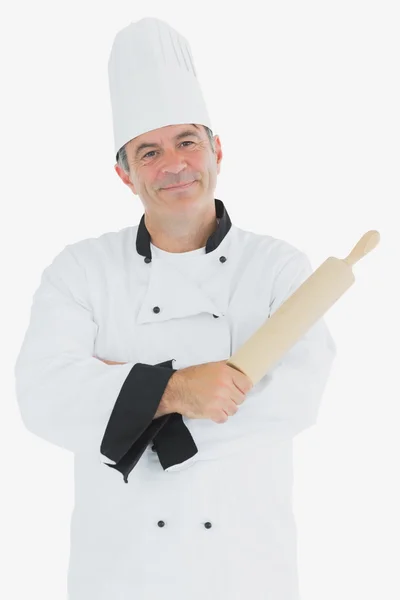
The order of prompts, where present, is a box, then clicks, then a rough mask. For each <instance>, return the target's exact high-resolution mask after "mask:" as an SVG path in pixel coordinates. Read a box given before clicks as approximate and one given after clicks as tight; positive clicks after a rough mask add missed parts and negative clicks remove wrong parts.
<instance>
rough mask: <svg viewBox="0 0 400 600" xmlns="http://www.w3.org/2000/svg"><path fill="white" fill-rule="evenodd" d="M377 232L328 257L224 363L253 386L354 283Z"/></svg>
mask: <svg viewBox="0 0 400 600" xmlns="http://www.w3.org/2000/svg"><path fill="white" fill-rule="evenodd" d="M379 239H380V235H379V232H378V231H374V230H372V231H368V232H367V233H365V234H364V235H363V236H362V238H361V239H360V240H359V242H358V243H357V244H356V245H355V246H354V248H353V250H352V251H351V252H350V254H349V255H348V256H347V257H346V258H343V259H341V258H335V257H334V256H330V257H329V258H327V259H326V261H325V262H323V263H322V264H321V265H320V266H319V267H318V269H316V270H315V271H314V273H312V274H311V275H310V276H309V277H308V278H307V279H306V280H305V281H304V282H303V283H302V284H301V285H300V286H299V287H298V288H297V290H295V291H294V292H293V294H292V295H291V296H290V297H289V298H287V300H285V302H283V303H282V304H281V306H280V307H279V308H278V309H277V310H276V311H275V312H274V314H273V315H272V316H271V317H269V318H268V319H267V320H266V321H265V323H264V324H263V325H261V327H260V328H259V329H258V330H257V331H256V332H255V333H254V334H253V335H252V336H251V337H250V338H249V339H248V340H247V342H245V343H244V344H243V345H242V346H241V347H240V348H239V350H238V351H237V352H235V353H234V354H233V355H232V356H231V357H230V359H229V360H228V361H227V364H228V365H229V366H230V367H233V368H234V369H237V370H238V371H241V372H242V373H244V374H245V375H247V376H248V377H249V378H250V379H251V380H252V382H253V384H254V385H255V384H256V383H258V382H259V381H260V379H261V378H262V377H264V375H265V374H266V373H267V372H268V371H269V370H270V369H271V368H272V367H273V366H274V365H275V364H276V363H277V361H279V359H280V358H281V357H282V356H283V355H284V354H285V353H286V352H287V351H288V350H290V348H291V347H292V346H294V344H295V343H296V342H297V341H298V340H299V339H300V338H301V337H302V336H303V335H304V334H305V333H306V332H307V331H308V330H309V329H310V328H311V327H312V326H313V325H314V323H316V321H318V319H320V318H321V317H322V316H323V315H324V314H325V313H326V312H327V310H329V308H330V307H331V306H332V305H333V304H335V302H336V301H337V300H338V299H339V298H340V297H341V296H342V295H343V294H344V292H345V291H346V290H348V289H349V287H350V286H351V285H352V284H353V283H354V281H355V278H354V274H353V271H352V266H353V265H354V264H355V263H356V262H357V261H358V260H360V258H362V257H363V256H365V255H366V254H368V252H370V251H371V250H373V249H374V248H375V246H376V245H377V244H378V242H379Z"/></svg>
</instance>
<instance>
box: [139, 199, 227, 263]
mask: <svg viewBox="0 0 400 600" xmlns="http://www.w3.org/2000/svg"><path fill="white" fill-rule="evenodd" d="M214 201H215V216H216V218H217V219H219V222H218V224H217V228H216V230H215V231H214V233H212V234H211V235H210V237H209V238H208V240H207V243H206V254H208V252H212V251H213V250H215V249H216V248H218V246H219V245H220V243H221V242H222V240H223V239H224V237H225V236H226V234H227V233H228V231H229V230H230V228H231V225H232V223H231V220H230V218H229V215H228V211H227V210H226V208H225V206H224V203H223V202H222V200H218V198H214ZM136 250H137V251H138V253H139V254H141V255H142V256H145V257H146V258H147V261H146V262H150V260H151V249H150V234H149V232H148V229H147V227H146V225H145V222H144V215H142V218H141V219H140V223H139V227H138V230H137V236H136Z"/></svg>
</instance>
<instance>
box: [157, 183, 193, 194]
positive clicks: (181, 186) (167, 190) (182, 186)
mask: <svg viewBox="0 0 400 600" xmlns="http://www.w3.org/2000/svg"><path fill="white" fill-rule="evenodd" d="M193 183H196V182H195V181H191V182H190V183H185V184H184V185H175V186H174V187H170V188H162V189H163V190H165V191H166V192H169V191H170V190H186V189H187V188H189V187H190V186H191V185H192V184H193Z"/></svg>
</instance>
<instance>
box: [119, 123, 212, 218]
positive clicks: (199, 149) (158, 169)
mask: <svg viewBox="0 0 400 600" xmlns="http://www.w3.org/2000/svg"><path fill="white" fill-rule="evenodd" d="M214 144H215V152H213V150H212V147H211V144H210V140H209V139H208V136H207V133H206V131H205V129H204V127H203V126H201V125H194V124H191V123H189V124H183V125H168V126H166V127H161V128H159V129H154V130H152V131H149V132H147V133H144V134H142V135H139V136H138V137H135V138H133V139H132V140H130V142H129V143H128V144H127V145H126V153H127V158H128V163H129V168H130V172H129V174H127V173H125V171H124V170H123V169H121V168H120V167H119V166H118V165H117V164H116V165H115V167H114V168H115V170H116V172H117V173H118V175H119V177H120V178H121V179H122V181H123V182H124V183H125V184H126V185H127V186H128V187H129V188H130V189H131V190H132V192H133V193H134V194H135V195H139V197H140V198H141V200H142V202H143V204H144V207H145V209H146V212H152V211H153V210H155V211H158V212H160V213H162V212H165V211H171V210H172V211H173V210H179V209H180V208H182V207H184V206H187V205H188V203H192V202H199V201H204V202H210V203H213V202H214V190H215V187H216V184H217V175H218V174H219V172H220V168H221V160H222V150H221V143H220V139H219V137H218V136H214ZM191 182H193V183H191ZM181 184H190V185H188V186H186V187H181V188H179V187H175V188H174V187H171V186H179V185H181ZM167 187H171V189H165V188H167Z"/></svg>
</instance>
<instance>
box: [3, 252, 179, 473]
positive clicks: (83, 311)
mask: <svg viewBox="0 0 400 600" xmlns="http://www.w3.org/2000/svg"><path fill="white" fill-rule="evenodd" d="M97 331H98V325H97V324H96V322H95V320H94V317H93V312H92V309H91V306H90V300H89V294H88V289H87V281H86V277H85V272H84V269H83V268H82V266H81V265H80V264H79V263H78V261H77V259H76V258H75V255H74V253H73V251H72V250H71V245H68V246H66V248H65V249H64V250H62V251H61V252H60V253H59V254H58V255H57V256H56V257H55V259H54V260H53V262H52V263H51V264H50V265H49V266H48V267H47V268H45V269H44V271H43V274H42V277H41V281H40V284H39V287H38V289H37V290H36V292H35V293H34V296H33V302H32V306H31V314H30V321H29V325H28V329H27V331H26V333H25V337H24V339H23V342H22V347H21V349H20V351H19V354H18V357H17V360H16V363H15V367H14V374H15V386H16V387H15V389H16V397H17V402H18V406H19V409H20V413H21V417H22V420H23V423H24V425H25V426H26V427H27V429H28V430H29V431H31V432H32V433H34V434H35V435H37V436H39V437H41V438H43V439H45V440H47V441H49V442H50V443H52V444H55V445H57V446H60V447H62V448H65V449H67V450H70V451H72V452H74V453H81V452H87V453H95V454H99V458H100V459H101V458H102V456H101V455H102V454H104V455H105V456H106V457H108V458H109V459H111V460H113V461H116V462H117V461H119V460H121V458H122V457H123V456H124V455H125V454H126V453H127V452H128V451H129V450H130V449H131V448H132V446H133V445H134V443H135V442H136V441H138V440H139V439H140V438H141V436H142V435H143V434H144V433H145V432H146V430H147V428H148V427H149V425H150V424H152V423H154V425H153V429H154V430H155V431H156V430H157V431H158V430H159V429H160V428H161V427H162V425H163V424H164V423H165V422H166V420H165V418H164V417H165V416H168V415H164V416H162V417H160V418H158V419H154V421H153V416H154V414H155V412H156V411H157V407H158V405H159V403H160V400H161V397H162V395H163V393H164V390H165V388H166V386H167V384H168V381H169V378H170V377H171V376H172V375H173V373H174V371H175V370H176V369H172V368H166V366H167V365H168V363H167V362H166V363H160V364H159V365H147V364H144V363H132V362H128V363H125V364H122V365H107V364H106V363H104V362H102V361H101V360H99V359H98V358H95V357H94V354H95V352H94V348H95V339H96V334H97ZM170 364H172V361H171V363H170ZM149 441H150V440H149ZM143 450H144V448H143Z"/></svg>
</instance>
